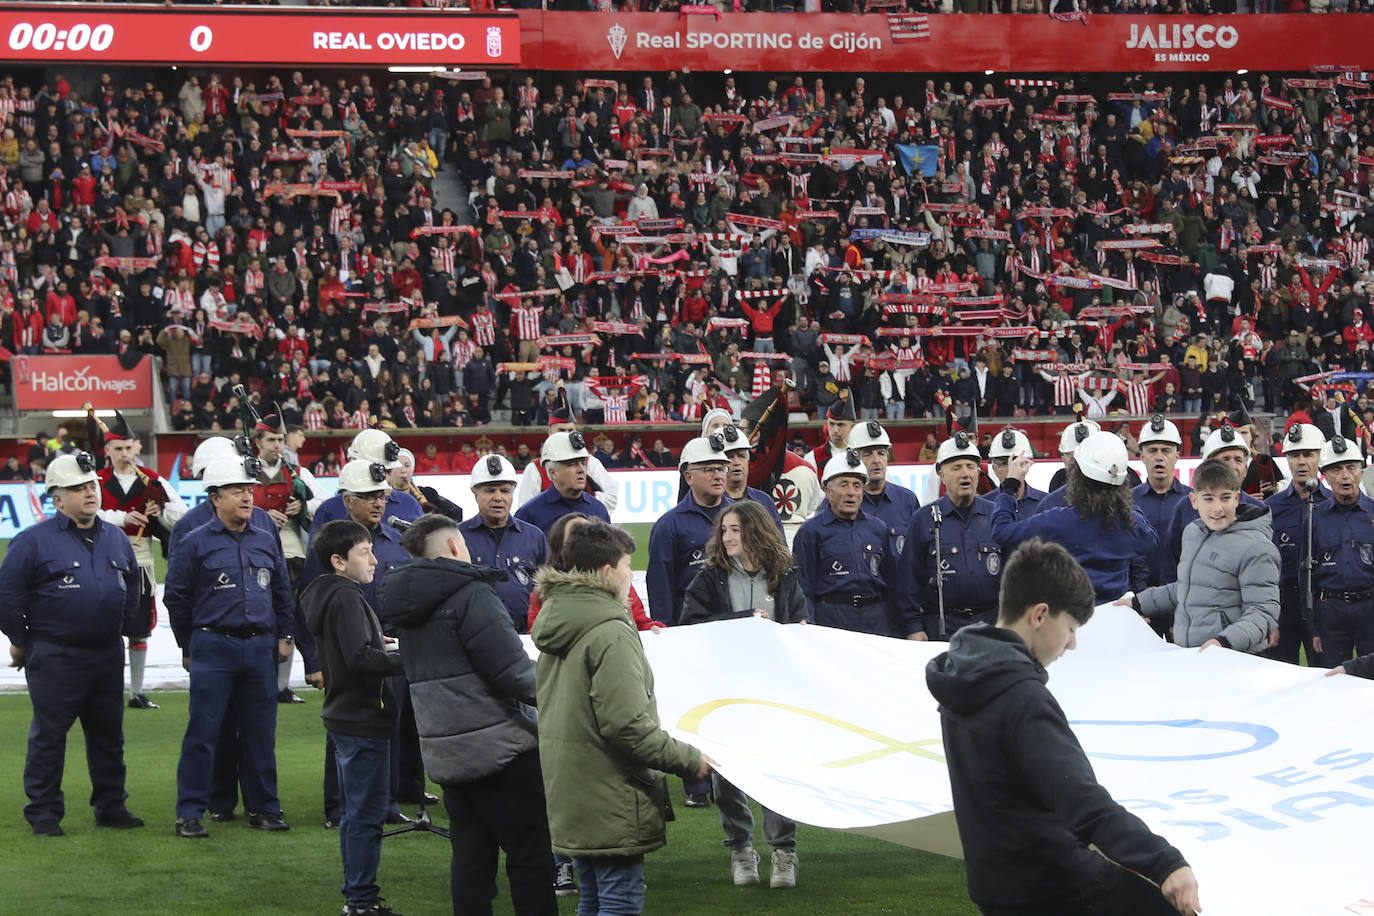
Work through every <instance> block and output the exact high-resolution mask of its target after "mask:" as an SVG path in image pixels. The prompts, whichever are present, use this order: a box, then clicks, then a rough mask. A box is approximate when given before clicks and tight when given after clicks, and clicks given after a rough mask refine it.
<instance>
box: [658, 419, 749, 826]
mask: <svg viewBox="0 0 1374 916" xmlns="http://www.w3.org/2000/svg"><path fill="white" fill-rule="evenodd" d="M726 428H727V429H733V428H734V427H726ZM725 447H726V443H725V435H724V432H723V430H718V431H716V432H713V433H711V435H709V436H703V437H699V438H696V439H691V440H689V441H688V443H687V444H686V445H684V446H683V447H682V454H681V455H679V456H678V468H679V470H680V471H681V472H682V476H683V479H684V480H686V481H687V495H686V496H684V497H683V498H682V501H681V502H680V503H678V504H677V505H676V506H674V507H673V508H671V509H669V510H668V511H667V512H665V513H664V514H663V515H662V516H660V517H659V519H658V521H656V522H654V528H653V531H652V532H650V534H649V571H648V574H647V585H648V589H649V614H650V616H652V617H653V618H654V619H655V620H657V621H658V622H660V623H664V624H669V625H672V624H676V623H677V622H678V620H679V619H680V618H681V617H682V599H683V596H685V595H686V594H687V587H688V586H689V585H691V584H692V580H693V579H695V578H696V577H697V573H699V572H701V569H702V567H703V566H704V565H705V563H706V542H707V541H709V540H710V539H711V533H712V531H713V529H714V528H715V524H716V515H717V514H718V513H719V512H720V510H721V509H722V508H723V507H725V506H728V505H731V504H732V503H734V500H733V499H731V498H730V497H729V496H726V495H725V481H726V475H727V474H728V472H729V470H730V456H729V455H728V454H727V453H726V451H725ZM684 785H685V787H686V790H687V807H689V808H705V807H706V806H707V805H709V804H710V800H709V797H708V793H709V792H710V791H711V779H710V777H709V776H708V777H707V778H705V779H700V780H684Z"/></svg>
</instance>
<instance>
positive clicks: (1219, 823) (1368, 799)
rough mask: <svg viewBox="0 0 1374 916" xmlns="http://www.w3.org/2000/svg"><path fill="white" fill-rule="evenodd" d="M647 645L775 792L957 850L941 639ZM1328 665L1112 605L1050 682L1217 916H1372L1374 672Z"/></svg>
mask: <svg viewBox="0 0 1374 916" xmlns="http://www.w3.org/2000/svg"><path fill="white" fill-rule="evenodd" d="M644 645H645V647H646V650H647V652H648V654H649V659H650V661H651V663H652V665H653V669H654V677H655V681H656V689H657V692H658V706H659V712H660V714H661V716H662V720H663V722H664V724H665V727H668V728H669V729H670V730H671V731H672V732H673V733H674V734H675V735H676V736H678V737H679V738H682V739H684V740H687V741H691V742H692V743H694V744H696V745H698V746H699V747H701V748H703V749H704V750H706V751H707V752H708V753H709V754H711V755H712V756H713V757H714V758H715V759H716V760H717V761H719V763H720V769H721V772H722V774H723V775H725V776H726V777H727V778H728V779H730V780H731V781H732V782H734V783H736V784H738V785H739V786H740V787H741V788H742V789H744V791H746V792H747V793H748V794H749V795H750V796H752V797H753V798H755V799H756V800H758V801H759V802H760V803H762V804H764V805H766V806H768V807H769V808H772V809H773V810H775V811H778V812H780V813H782V814H785V815H787V816H788V817H791V818H794V819H795V820H798V821H801V822H804V823H807V824H813V825H816V826H820V827H829V828H838V829H845V830H854V831H857V832H861V833H865V834H870V835H873V836H877V837H881V838H883V839H886V840H890V841H892V842H895V843H900V844H903V845H907V846H911V847H915V848H920V849H928V850H931V851H935V852H940V853H947V854H952V855H959V854H960V852H959V841H958V835H957V832H956V831H955V827H954V820H953V815H952V813H951V810H952V809H951V796H950V789H949V781H948V777H947V774H946V770H945V765H944V757H943V753H942V751H943V748H942V745H941V740H940V719H939V714H938V712H937V710H936V704H935V701H934V699H933V698H932V697H931V696H930V694H929V693H928V692H927V691H926V688H925V664H926V662H927V661H928V660H929V659H930V658H932V657H933V656H934V655H935V654H937V653H938V652H941V651H943V650H944V648H945V647H944V646H943V645H942V644H936V643H917V642H906V641H902V640H894V639H884V638H881V637H874V636H865V635H860V634H855V633H848V632H844V631H840V630H832V629H828V628H824V627H814V626H812V627H804V626H787V627H783V626H778V625H776V624H771V623H768V622H766V621H762V620H740V621H728V622H721V623H714V624H705V625H701V626H695V627H680V628H675V629H670V630H667V631H663V632H661V633H659V634H644ZM803 672H804V674H803ZM859 672H862V675H860V674H859ZM1322 675H1323V672H1322V671H1320V670H1313V669H1307V668H1298V667H1295V666H1291V665H1285V664H1282V663H1280V662H1271V661H1266V660H1264V659H1259V658H1254V657H1251V656H1247V655H1242V654H1240V653H1236V652H1231V651H1229V650H1226V649H1210V650H1208V651H1207V652H1202V653H1200V652H1198V651H1197V650H1189V649H1179V648H1176V647H1173V646H1170V645H1167V644H1165V643H1162V642H1160V641H1159V640H1158V639H1157V638H1156V637H1155V636H1154V635H1153V634H1152V633H1151V632H1150V631H1149V629H1148V627H1146V626H1145V624H1144V623H1142V622H1141V621H1140V619H1139V618H1138V617H1137V616H1136V615H1135V614H1133V613H1132V612H1130V611H1129V609H1125V608H1113V607H1104V608H1099V610H1098V613H1097V615H1096V616H1095V617H1094V619H1093V620H1092V621H1091V622H1090V623H1089V624H1088V625H1087V626H1085V627H1083V628H1082V629H1081V630H1080V631H1079V648H1078V649H1077V650H1076V651H1074V652H1070V653H1068V654H1067V655H1066V656H1065V657H1064V658H1063V659H1061V660H1060V661H1059V662H1057V663H1056V664H1055V665H1053V666H1052V667H1051V668H1050V687H1051V689H1052V690H1053V692H1054V695H1055V697H1056V698H1057V699H1058V700H1059V702H1060V704H1061V705H1062V706H1063V708H1064V710H1065V713H1066V714H1067V715H1068V717H1069V719H1070V720H1071V722H1073V724H1074V726H1073V727H1074V731H1075V732H1076V733H1077V735H1078V737H1079V740H1080V741H1081V742H1082V744H1083V746H1084V749H1085V750H1086V751H1087V753H1088V754H1089V756H1090V757H1091V759H1092V761H1093V766H1094V768H1095V769H1096V772H1097V776H1098V779H1099V781H1101V782H1102V784H1103V785H1104V786H1106V787H1107V788H1108V790H1109V791H1111V793H1112V794H1113V796H1114V797H1115V798H1116V799H1117V800H1118V801H1120V802H1121V803H1122V804H1124V805H1125V806H1126V807H1128V808H1129V809H1131V810H1132V811H1135V812H1136V813H1137V814H1139V815H1140V817H1142V818H1143V819H1144V820H1145V821H1146V823H1147V824H1149V825H1150V827H1151V829H1153V830H1154V831H1155V832H1157V833H1159V834H1161V835H1162V836H1164V837H1166V838H1167V839H1168V840H1169V841H1170V842H1171V843H1173V844H1174V845H1175V846H1177V847H1178V848H1179V849H1180V850H1182V851H1183V853H1184V855H1185V856H1186V857H1187V858H1188V861H1189V863H1190V864H1191V865H1192V866H1193V868H1194V870H1195V871H1196V873H1197V876H1198V881H1199V885H1200V888H1201V898H1202V903H1203V906H1204V907H1205V910H1206V913H1207V916H1239V914H1253V913H1265V914H1271V913H1272V914H1285V916H1289V914H1307V913H1311V914H1328V913H1329V914H1338V913H1374V868H1371V867H1370V865H1369V856H1368V852H1367V850H1366V849H1365V847H1364V843H1363V838H1364V837H1365V836H1367V835H1368V832H1369V824H1370V823H1371V819H1372V818H1374V741H1371V740H1370V735H1369V727H1368V723H1369V722H1370V721H1374V684H1371V683H1370V682H1368V681H1365V680H1361V679H1358V678H1353V677H1336V678H1331V679H1326V678H1324V677H1323V676H1322Z"/></svg>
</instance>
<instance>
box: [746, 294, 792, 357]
mask: <svg viewBox="0 0 1374 916" xmlns="http://www.w3.org/2000/svg"><path fill="white" fill-rule="evenodd" d="M786 300H787V297H786V296H783V297H781V298H779V299H777V300H776V301H775V302H774V303H773V305H772V306H771V307H769V308H767V309H756V308H754V307H753V306H752V305H750V304H749V303H750V301H751V300H749V299H745V298H743V297H741V298H740V300H739V307H740V308H741V309H743V310H744V315H745V317H747V318H748V319H749V323H750V324H751V325H752V326H753V328H754V349H756V350H758V351H759V352H760V353H772V352H774V350H775V349H776V347H775V346H774V343H773V321H774V320H775V319H776V318H777V317H778V312H780V311H782V304H783V302H785V301H786Z"/></svg>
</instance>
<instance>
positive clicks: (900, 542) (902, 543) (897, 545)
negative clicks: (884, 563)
mask: <svg viewBox="0 0 1374 916" xmlns="http://www.w3.org/2000/svg"><path fill="white" fill-rule="evenodd" d="M892 547H893V549H894V550H896V551H897V556H899V557H900V556H901V555H902V551H903V550H904V549H905V548H906V535H905V534H899V535H897V536H896V537H895V538H893V539H892Z"/></svg>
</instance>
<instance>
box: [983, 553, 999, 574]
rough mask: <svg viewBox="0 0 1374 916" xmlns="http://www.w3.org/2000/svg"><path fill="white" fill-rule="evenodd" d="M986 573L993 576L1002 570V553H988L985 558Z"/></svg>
mask: <svg viewBox="0 0 1374 916" xmlns="http://www.w3.org/2000/svg"><path fill="white" fill-rule="evenodd" d="M987 567H988V575H989V576H995V575H997V574H998V573H999V572H1001V571H1002V555H1001V554H1000V553H990V554H988V559H987Z"/></svg>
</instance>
